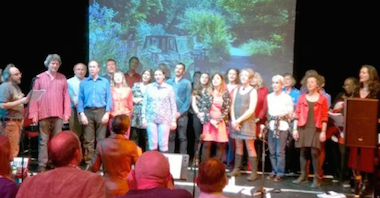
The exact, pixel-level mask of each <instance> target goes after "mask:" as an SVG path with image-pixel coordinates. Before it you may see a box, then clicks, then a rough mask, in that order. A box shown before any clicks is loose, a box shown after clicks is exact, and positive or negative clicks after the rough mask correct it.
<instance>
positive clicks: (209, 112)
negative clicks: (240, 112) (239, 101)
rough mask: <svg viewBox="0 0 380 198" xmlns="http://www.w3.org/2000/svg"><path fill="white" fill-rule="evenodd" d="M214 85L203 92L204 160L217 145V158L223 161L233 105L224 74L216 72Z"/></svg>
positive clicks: (213, 80)
mask: <svg viewBox="0 0 380 198" xmlns="http://www.w3.org/2000/svg"><path fill="white" fill-rule="evenodd" d="M211 82H212V83H211V84H212V86H211V87H210V88H208V89H207V90H205V91H204V92H203V93H202V99H201V112H202V113H203V114H204V115H203V116H202V117H201V122H202V123H203V131H202V136H203V138H202V141H203V149H202V161H205V160H207V159H209V158H210V156H212V155H211V147H212V145H213V144H214V145H216V154H215V156H216V158H217V159H219V160H220V161H222V158H223V156H224V154H225V151H226V146H227V143H228V134H227V125H226V121H227V117H228V113H229V111H230V107H231V99H230V94H229V93H228V91H227V86H226V84H225V83H224V79H223V75H222V74H221V73H215V74H214V75H213V76H212V77H211Z"/></svg>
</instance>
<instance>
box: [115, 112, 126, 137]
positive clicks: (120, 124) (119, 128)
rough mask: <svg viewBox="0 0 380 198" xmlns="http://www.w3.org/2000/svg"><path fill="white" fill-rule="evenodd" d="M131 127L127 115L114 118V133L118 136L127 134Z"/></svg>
mask: <svg viewBox="0 0 380 198" xmlns="http://www.w3.org/2000/svg"><path fill="white" fill-rule="evenodd" d="M129 126H130V119H129V117H128V116H127V115H124V114H122V115H117V116H115V117H113V118H112V131H113V132H114V133H116V134H125V133H126V132H127V131H128V129H129Z"/></svg>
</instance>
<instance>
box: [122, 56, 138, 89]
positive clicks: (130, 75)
mask: <svg viewBox="0 0 380 198" xmlns="http://www.w3.org/2000/svg"><path fill="white" fill-rule="evenodd" d="M128 63H129V70H128V71H127V72H126V73H125V74H124V76H125V80H126V81H127V84H128V86H129V87H133V85H134V84H135V83H136V82H140V81H141V75H140V74H139V73H137V71H136V69H137V68H138V67H139V63H140V61H139V59H138V58H137V57H135V56H133V57H132V58H130V59H129V61H128Z"/></svg>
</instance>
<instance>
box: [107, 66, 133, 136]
mask: <svg viewBox="0 0 380 198" xmlns="http://www.w3.org/2000/svg"><path fill="white" fill-rule="evenodd" d="M111 95H112V107H113V108H112V110H111V112H110V116H111V118H113V117H115V116H117V115H123V114H124V115H126V116H128V117H129V118H130V117H131V116H132V112H133V100H132V90H131V88H130V87H128V85H127V82H126V81H125V77H124V74H123V72H121V71H117V72H115V73H114V75H113V78H112V81H111ZM128 127H129V129H128V131H126V132H125V134H124V135H125V137H126V138H127V139H129V135H130V127H131V125H129V126H128ZM111 132H112V130H111Z"/></svg>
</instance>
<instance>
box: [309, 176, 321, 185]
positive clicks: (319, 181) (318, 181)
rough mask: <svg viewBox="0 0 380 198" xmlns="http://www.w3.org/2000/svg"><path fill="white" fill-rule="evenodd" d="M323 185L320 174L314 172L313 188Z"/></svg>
mask: <svg viewBox="0 0 380 198" xmlns="http://www.w3.org/2000/svg"><path fill="white" fill-rule="evenodd" d="M320 186H321V180H320V179H319V175H318V174H314V179H313V183H312V184H311V187H312V188H319V187H320Z"/></svg>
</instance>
